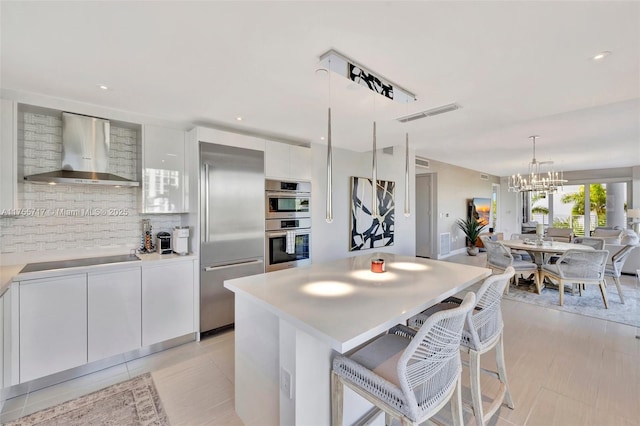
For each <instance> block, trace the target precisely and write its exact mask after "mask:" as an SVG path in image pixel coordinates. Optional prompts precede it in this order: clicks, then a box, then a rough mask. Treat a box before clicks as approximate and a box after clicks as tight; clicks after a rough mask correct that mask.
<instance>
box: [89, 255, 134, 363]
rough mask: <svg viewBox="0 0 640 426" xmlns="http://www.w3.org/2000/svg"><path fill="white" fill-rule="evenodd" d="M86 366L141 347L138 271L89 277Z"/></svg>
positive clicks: (98, 274) (91, 274) (95, 274)
mask: <svg viewBox="0 0 640 426" xmlns="http://www.w3.org/2000/svg"><path fill="white" fill-rule="evenodd" d="M87 291H88V295H87V300H88V308H87V315H88V345H89V347H88V351H87V354H88V362H93V361H97V360H100V359H104V358H108V357H110V356H113V355H118V354H121V353H125V352H129V351H132V350H134V349H139V348H140V347H141V346H142V298H141V291H142V290H141V273H140V267H135V268H131V269H125V270H122V271H112V272H105V273H93V272H92V273H89V274H88V283H87Z"/></svg>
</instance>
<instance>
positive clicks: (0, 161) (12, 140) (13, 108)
mask: <svg viewBox="0 0 640 426" xmlns="http://www.w3.org/2000/svg"><path fill="white" fill-rule="evenodd" d="M17 116H18V107H17V104H16V103H15V102H13V101H9V100H6V99H2V100H0V212H2V210H11V209H13V208H16V207H17V202H16V195H17V185H18V173H17V167H18V158H17V154H16V152H17V129H16V127H17Z"/></svg>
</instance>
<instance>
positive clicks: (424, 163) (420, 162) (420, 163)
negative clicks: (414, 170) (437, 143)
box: [416, 155, 429, 169]
mask: <svg viewBox="0 0 640 426" xmlns="http://www.w3.org/2000/svg"><path fill="white" fill-rule="evenodd" d="M416 167H424V168H425V169H428V168H429V160H427V159H426V158H422V157H418V156H417V155H416Z"/></svg>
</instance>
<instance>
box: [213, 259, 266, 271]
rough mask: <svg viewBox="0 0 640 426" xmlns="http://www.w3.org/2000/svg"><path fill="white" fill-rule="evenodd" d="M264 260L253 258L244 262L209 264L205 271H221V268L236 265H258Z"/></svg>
mask: <svg viewBox="0 0 640 426" xmlns="http://www.w3.org/2000/svg"><path fill="white" fill-rule="evenodd" d="M262 262H263V260H262V259H253V260H246V261H244V262H235V263H227V264H225V265H220V266H207V267H206V268H204V271H205V272H211V271H219V270H220V269H227V268H235V267H236V266H245V265H258V264H260V263H262Z"/></svg>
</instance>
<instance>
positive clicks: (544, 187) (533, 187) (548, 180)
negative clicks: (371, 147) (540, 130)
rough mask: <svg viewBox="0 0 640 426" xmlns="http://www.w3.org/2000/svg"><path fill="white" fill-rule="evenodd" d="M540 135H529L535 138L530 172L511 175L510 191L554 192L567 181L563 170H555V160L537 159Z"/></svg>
mask: <svg viewBox="0 0 640 426" xmlns="http://www.w3.org/2000/svg"><path fill="white" fill-rule="evenodd" d="M538 137H539V136H529V138H530V139H532V140H533V159H532V160H531V162H530V163H529V173H528V174H527V175H525V176H522V175H520V174H519V173H518V174H517V175H511V176H509V191H510V192H535V193H545V194H548V193H554V192H556V191H557V190H558V188H562V186H563V185H564V183H565V182H567V181H566V180H564V175H563V173H562V172H556V171H554V170H553V161H537V160H536V138H538Z"/></svg>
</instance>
